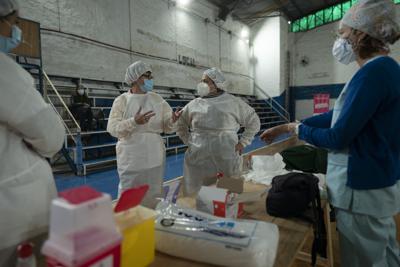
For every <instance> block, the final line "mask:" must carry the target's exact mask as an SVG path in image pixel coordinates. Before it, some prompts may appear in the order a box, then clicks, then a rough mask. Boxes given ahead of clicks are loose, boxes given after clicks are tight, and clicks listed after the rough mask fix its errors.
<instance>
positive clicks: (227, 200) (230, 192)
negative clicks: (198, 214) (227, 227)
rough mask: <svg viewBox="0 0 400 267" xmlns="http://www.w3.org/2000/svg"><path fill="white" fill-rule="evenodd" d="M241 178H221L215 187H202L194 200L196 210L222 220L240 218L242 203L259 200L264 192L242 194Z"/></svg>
mask: <svg viewBox="0 0 400 267" xmlns="http://www.w3.org/2000/svg"><path fill="white" fill-rule="evenodd" d="M243 188H244V181H243V179H242V178H230V177H222V178H219V179H218V181H217V185H216V187H210V186H202V187H201V189H200V192H199V194H198V196H197V199H196V206H197V210H199V211H203V212H207V213H210V214H212V215H215V216H219V217H224V218H233V219H235V218H240V217H241V216H242V215H243V214H244V209H243V208H244V203H246V202H254V201H257V200H259V199H261V196H262V194H263V193H264V191H257V192H243Z"/></svg>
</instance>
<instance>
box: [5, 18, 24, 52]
mask: <svg viewBox="0 0 400 267" xmlns="http://www.w3.org/2000/svg"><path fill="white" fill-rule="evenodd" d="M21 41H22V31H21V29H20V28H19V27H18V26H16V25H13V26H12V27H11V37H4V36H1V35H0V51H1V52H4V53H9V52H10V51H11V50H13V49H14V48H16V47H17V46H18V45H19V44H20V43H21Z"/></svg>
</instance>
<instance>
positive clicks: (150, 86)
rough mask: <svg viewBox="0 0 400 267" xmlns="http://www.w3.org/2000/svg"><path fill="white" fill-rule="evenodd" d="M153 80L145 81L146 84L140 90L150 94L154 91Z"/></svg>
mask: <svg viewBox="0 0 400 267" xmlns="http://www.w3.org/2000/svg"><path fill="white" fill-rule="evenodd" d="M153 85H154V84H153V80H148V79H145V80H144V84H141V85H140V90H142V91H143V92H146V93H147V92H150V91H151V90H153Z"/></svg>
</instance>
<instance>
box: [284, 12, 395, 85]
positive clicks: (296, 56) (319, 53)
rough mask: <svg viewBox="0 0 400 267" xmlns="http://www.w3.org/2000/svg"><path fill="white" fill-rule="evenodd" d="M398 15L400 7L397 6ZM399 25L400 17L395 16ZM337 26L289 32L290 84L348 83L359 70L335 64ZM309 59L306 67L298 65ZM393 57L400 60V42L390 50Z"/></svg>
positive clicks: (354, 65) (350, 66)
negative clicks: (291, 68) (291, 65)
mask: <svg viewBox="0 0 400 267" xmlns="http://www.w3.org/2000/svg"><path fill="white" fill-rule="evenodd" d="M397 10H398V14H400V5H397ZM398 20H399V22H400V16H398ZM338 27H339V23H338V22H335V23H331V24H327V25H324V26H321V27H318V28H315V29H313V30H311V31H307V32H300V33H290V35H293V36H291V38H292V39H293V44H292V46H291V48H292V49H291V53H292V64H293V72H292V85H293V86H304V85H321V84H338V83H345V82H346V81H348V80H349V79H350V78H351V77H352V75H353V74H354V73H355V71H356V70H357V69H358V66H357V64H356V63H352V64H350V65H348V66H346V65H343V64H341V63H339V62H337V61H336V59H335V58H334V57H333V56H332V45H333V43H334V41H335V32H336V31H337V29H338ZM303 56H305V57H307V58H308V59H309V64H308V65H307V66H302V65H301V64H300V60H301V58H302V57H303ZM392 56H393V57H394V58H396V59H397V60H398V61H400V42H398V43H397V44H396V45H395V46H393V47H392Z"/></svg>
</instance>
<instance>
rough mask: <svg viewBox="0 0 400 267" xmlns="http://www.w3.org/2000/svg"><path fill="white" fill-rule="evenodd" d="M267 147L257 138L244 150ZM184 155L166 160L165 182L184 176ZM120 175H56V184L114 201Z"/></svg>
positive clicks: (111, 171)
mask: <svg viewBox="0 0 400 267" xmlns="http://www.w3.org/2000/svg"><path fill="white" fill-rule="evenodd" d="M262 146H265V143H264V142H263V141H261V140H260V138H259V137H256V138H255V139H254V140H253V142H252V143H251V144H250V145H249V146H247V147H246V148H245V150H244V152H245V153H248V152H250V151H253V150H255V149H257V148H260V147H262ZM183 159H184V153H181V154H177V155H170V156H168V157H167V159H166V166H165V174H164V181H168V180H171V179H173V178H176V177H179V176H182V175H183ZM118 180H119V179H118V173H117V169H116V168H115V169H112V170H107V171H102V172H97V173H91V174H88V175H86V176H83V177H82V176H75V175H74V174H67V175H55V182H56V186H57V190H58V191H59V192H61V191H64V190H66V189H69V188H73V187H77V186H82V185H89V186H91V187H93V188H95V189H96V190H98V191H101V192H105V193H108V194H110V195H111V197H112V198H113V199H115V198H116V197H117V192H118Z"/></svg>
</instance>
